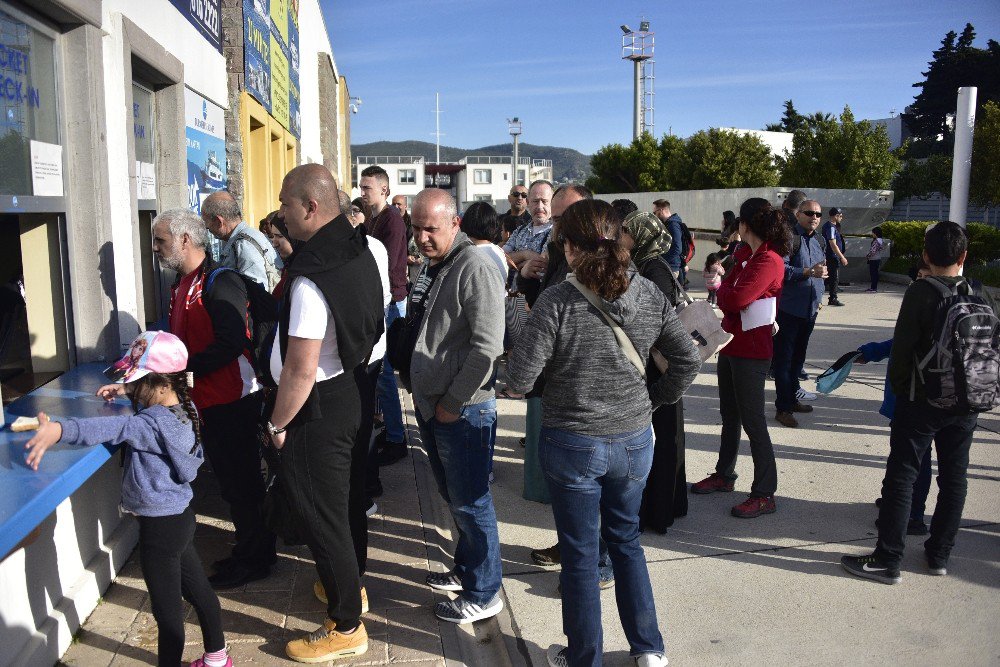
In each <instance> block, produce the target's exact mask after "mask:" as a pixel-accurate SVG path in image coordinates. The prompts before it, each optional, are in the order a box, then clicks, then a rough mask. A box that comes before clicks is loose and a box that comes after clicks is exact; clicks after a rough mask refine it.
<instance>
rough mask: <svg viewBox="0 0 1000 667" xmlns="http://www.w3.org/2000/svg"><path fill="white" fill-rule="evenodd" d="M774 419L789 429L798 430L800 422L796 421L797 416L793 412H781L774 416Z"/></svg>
mask: <svg viewBox="0 0 1000 667" xmlns="http://www.w3.org/2000/svg"><path fill="white" fill-rule="evenodd" d="M774 418H775V419H777V420H778V423H780V424H781V425H782V426H787V427H788V428H796V427H797V426H798V425H799V422H797V421H796V420H795V416H794V415H793V414H792V413H791V412H779V413H777V414H776V415H774Z"/></svg>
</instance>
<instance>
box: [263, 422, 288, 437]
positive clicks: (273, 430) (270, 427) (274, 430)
mask: <svg viewBox="0 0 1000 667" xmlns="http://www.w3.org/2000/svg"><path fill="white" fill-rule="evenodd" d="M267 432H268V433H270V434H271V435H278V434H280V433H284V432H285V427H282V428H278V427H277V426H275V425H274V424H272V423H271V422H267Z"/></svg>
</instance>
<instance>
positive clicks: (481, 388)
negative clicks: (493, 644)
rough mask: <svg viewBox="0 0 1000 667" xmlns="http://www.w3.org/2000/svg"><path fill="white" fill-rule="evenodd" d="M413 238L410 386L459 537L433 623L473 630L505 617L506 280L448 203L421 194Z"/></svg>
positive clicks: (431, 582) (439, 193) (438, 576)
mask: <svg viewBox="0 0 1000 667" xmlns="http://www.w3.org/2000/svg"><path fill="white" fill-rule="evenodd" d="M411 215H412V218H413V238H414V239H415V240H416V242H417V247H418V248H420V252H421V253H422V254H423V255H424V257H426V258H427V259H428V265H427V267H426V268H425V269H424V270H423V271H422V272H421V274H420V277H419V278H418V279H417V283H416V285H414V286H413V292H412V293H411V295H410V315H409V316H410V317H411V318H414V319H415V321H417V322H418V323H419V326H418V329H417V331H419V334H418V336H417V338H416V342H415V345H414V349H413V358H412V362H411V365H410V373H409V377H408V378H404V380H409V384H410V389H411V391H412V392H413V403H414V405H415V406H416V408H417V425H418V426H419V427H420V437H421V439H422V440H423V443H424V448H425V449H426V450H427V457H428V459H429V461H430V464H431V470H432V471H433V472H434V478H435V480H436V481H437V485H438V490H439V491H440V492H441V495H442V496H443V497H444V499H445V501H446V502H447V503H448V507H449V508H450V509H451V513H452V517H453V518H454V520H455V525H456V527H457V529H458V544H457V547H456V549H455V567H454V568H453V569H452V570H451V571H449V572H445V573H443V574H442V573H438V572H434V573H431V574H429V575H427V580H426V581H427V585H428V586H430V587H431V588H434V589H436V590H442V591H455V592H456V593H458V597H456V598H455V599H453V600H447V601H445V602H439V603H437V605H436V606H435V608H434V613H435V615H436V616H437V617H438V618H439V619H441V620H442V621H448V622H450V623H472V622H474V621H479V620H482V619H485V618H490V617H491V616H496V615H497V614H498V613H500V610H502V609H503V601H502V600H501V598H500V597H499V595H498V594H499V591H500V584H501V571H502V569H501V564H500V537H499V535H498V533H497V518H496V512H495V511H494V508H493V497H492V496H491V495H490V483H489V474H490V461H491V458H492V454H491V452H492V447H490V446H489V442H490V441H489V439H490V438H491V437H494V436H493V434H494V433H495V430H494V429H495V427H496V419H497V403H496V394H495V392H494V390H493V385H494V382H495V380H496V361H497V359H498V358H499V357H500V355H501V353H503V329H504V304H503V296H502V295H503V279H502V278H501V277H500V274H499V272H498V271H497V269H496V265H495V264H493V262H492V260H491V259H489V258H488V257H487V256H486V255H485V253H482V252H478V251H476V250H475V246H474V245H473V243H472V241H470V240H469V237H468V236H466V235H465V234H464V233H463V232H461V231H460V229H459V223H460V221H459V218H458V215H456V211H455V200H454V199H452V197H451V195H449V194H448V193H447V192H446V191H444V190H439V189H435V188H428V189H426V190H423V191H421V192H420V194H418V195H417V197H416V200H415V201H414V202H413V209H412V214H411Z"/></svg>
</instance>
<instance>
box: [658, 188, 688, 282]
mask: <svg viewBox="0 0 1000 667" xmlns="http://www.w3.org/2000/svg"><path fill="white" fill-rule="evenodd" d="M653 214H654V215H655V216H656V217H657V218H659V219H660V222H662V223H663V226H664V227H666V228H667V231H668V232H670V238H671V239H673V243H671V244H670V250H668V251H667V252H665V253H663V259H665V260H666V262H667V264H668V265H669V266H670V271H671V272H673V274H674V278H677V279H678V280H680V281H681V283H682V284H683V282H684V278H683V275H682V274H683V272H684V235H683V233H682V231H681V229H682V228H681V216H679V215H677V214H676V213H674V212H673V211H671V210H670V202H668V201H667V200H666V199H657V200H656V201H654V202H653Z"/></svg>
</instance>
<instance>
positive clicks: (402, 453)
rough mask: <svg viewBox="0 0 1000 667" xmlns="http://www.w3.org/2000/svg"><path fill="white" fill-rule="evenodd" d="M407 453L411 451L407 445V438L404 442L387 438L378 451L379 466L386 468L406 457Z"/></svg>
mask: <svg viewBox="0 0 1000 667" xmlns="http://www.w3.org/2000/svg"><path fill="white" fill-rule="evenodd" d="M407 453H409V448H407V446H406V440H403V442H392V441H390V440H386V441H385V446H384V447H383V448H382V449H381V450H379V453H378V467H379V468H384V467H385V466H391V465H392V464H393V463H396V462H397V461H402V460H403V459H405V458H406V455H407Z"/></svg>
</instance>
